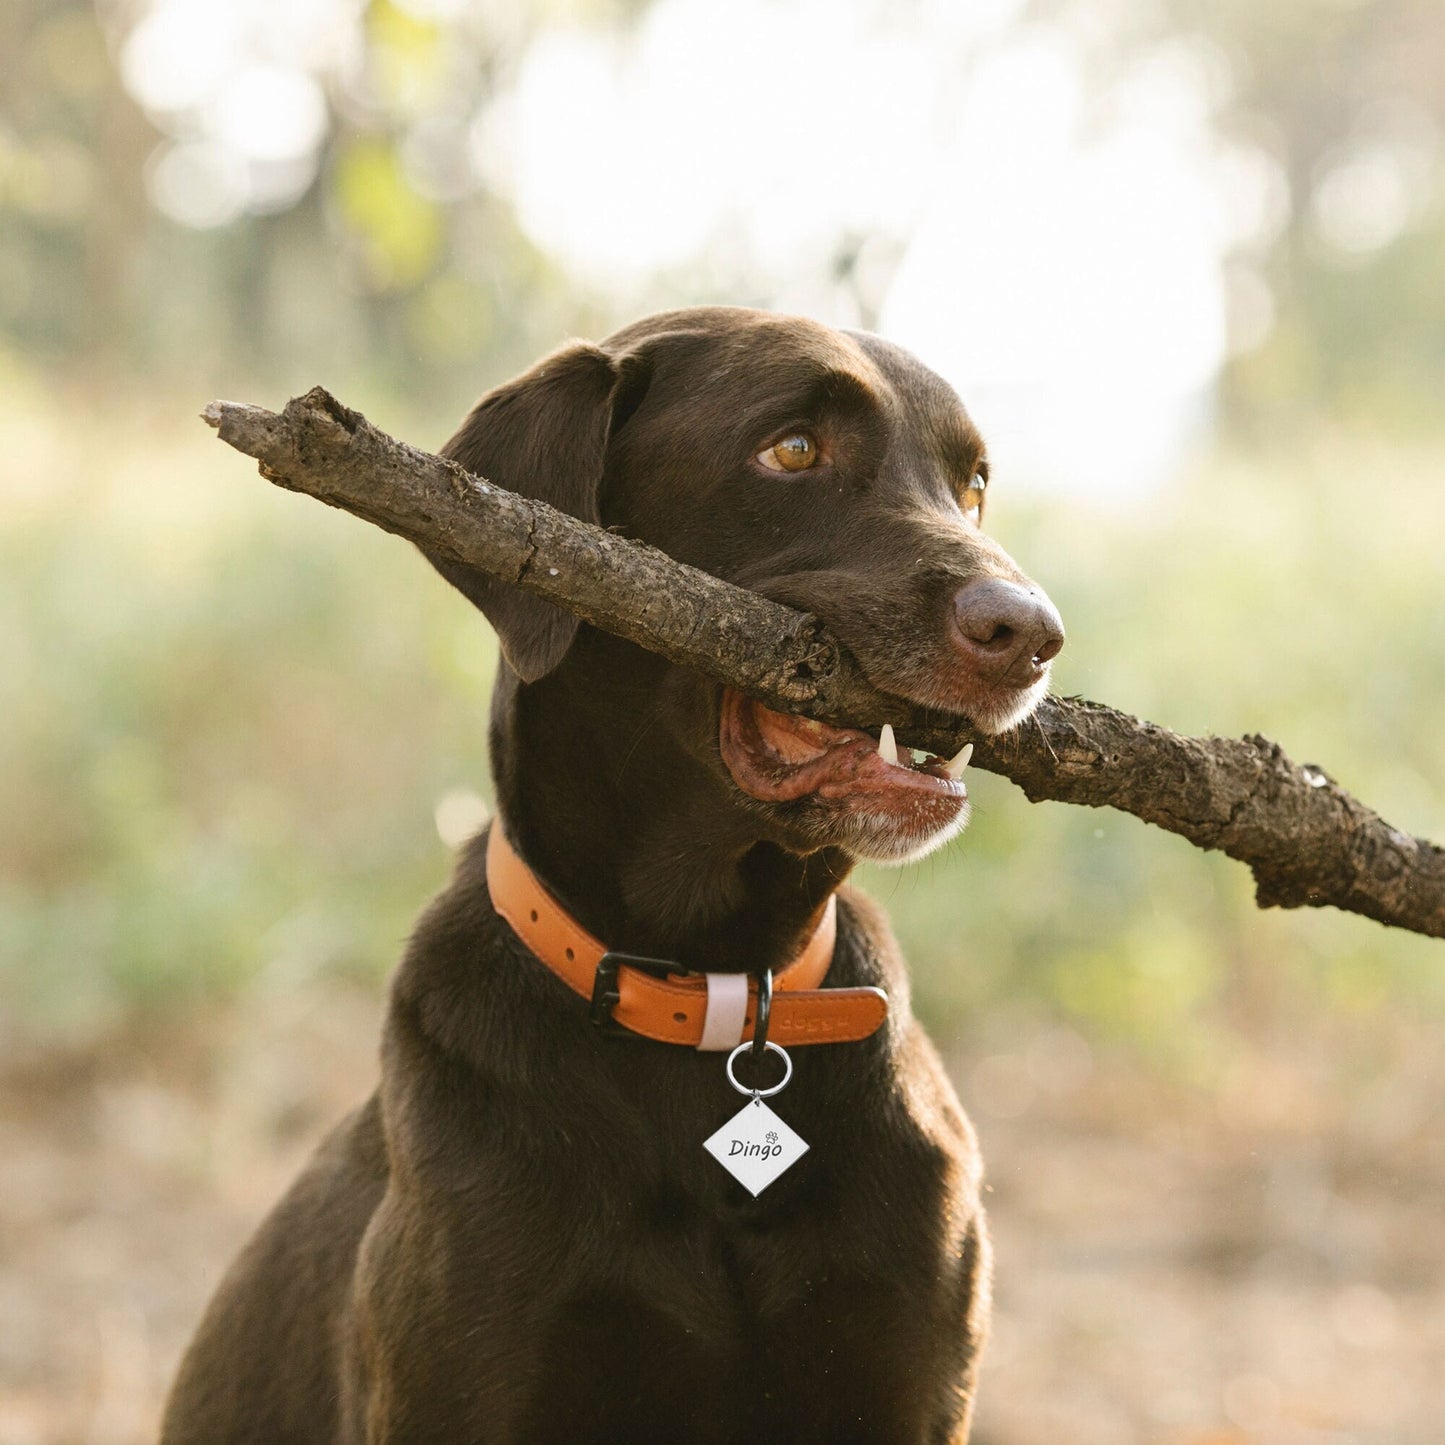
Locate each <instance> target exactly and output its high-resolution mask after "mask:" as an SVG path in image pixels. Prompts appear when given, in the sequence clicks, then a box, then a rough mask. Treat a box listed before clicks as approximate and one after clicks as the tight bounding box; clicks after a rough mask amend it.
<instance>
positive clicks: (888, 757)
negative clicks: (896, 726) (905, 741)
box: [878, 723, 898, 767]
mask: <svg viewBox="0 0 1445 1445" xmlns="http://www.w3.org/2000/svg"><path fill="white" fill-rule="evenodd" d="M878 756H879V757H880V758H882V759H883V761H884V762H885V763H892V764H893V765H894V767H897V766H898V744H897V743H896V742H894V741H893V724H892V723H884V724H883V731H882V732H880V733H879V734H878Z"/></svg>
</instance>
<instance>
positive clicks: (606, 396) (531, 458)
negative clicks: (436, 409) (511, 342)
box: [428, 342, 647, 682]
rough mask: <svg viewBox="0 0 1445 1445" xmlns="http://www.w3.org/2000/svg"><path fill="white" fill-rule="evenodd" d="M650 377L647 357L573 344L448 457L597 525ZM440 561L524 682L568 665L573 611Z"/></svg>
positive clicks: (482, 409)
mask: <svg viewBox="0 0 1445 1445" xmlns="http://www.w3.org/2000/svg"><path fill="white" fill-rule="evenodd" d="M646 382H647V368H646V366H645V365H644V364H643V363H642V362H641V361H640V359H639V358H637V357H632V356H627V357H623V358H621V359H620V360H617V359H614V358H612V357H610V356H608V355H607V354H606V353H605V352H603V351H600V350H598V348H597V347H595V346H589V345H587V344H586V343H585V342H573V343H571V344H570V345H568V346H564V347H563V348H562V349H561V350H560V351H555V352H553V353H552V355H550V356H547V357H544V358H543V359H542V360H541V361H539V362H538V363H537V364H536V365H535V366H534V367H533V368H532V369H531V370H530V371H526V372H523V373H522V375H521V376H518V377H515V378H514V379H513V380H511V381H508V382H505V383H504V384H503V385H501V386H499V387H497V388H496V390H494V391H489V392H488V393H487V394H486V395H485V396H484V397H483V398H482V399H481V400H480V401H479V402H478V403H477V404H476V405H475V406H474V407H473V408H472V409H471V411H470V412H469V413H468V415H467V419H466V420H465V421H464V422H463V423H462V424H461V426H460V427H459V428H458V430H457V433H456V435H455V436H454V437H452V439H451V440H450V441H449V442H448V443H447V444H446V446H444V447H443V448H442V455H443V456H445V457H450V458H451V459H452V460H453V461H456V462H459V463H461V465H462V466H464V467H465V468H466V469H467V470H468V471H469V472H473V473H475V474H476V475H477V476H479V477H485V478H487V480H488V481H492V482H495V483H496V484H497V485H498V486H499V487H506V488H507V489H508V490H509V491H513V492H517V493H519V494H520V495H522V496H524V497H535V498H538V499H539V500H541V501H544V502H550V503H551V504H552V505H553V506H554V507H557V508H558V509H559V510H561V511H563V512H569V513H571V515H572V516H574V517H578V518H580V519H581V520H582V521H584V522H593V523H596V522H597V521H598V520H599V516H598V505H597V503H598V491H599V489H600V487H601V484H602V471H603V467H604V465H605V463H606V458H607V443H608V440H609V438H610V437H611V435H612V430H613V426H614V424H616V425H620V424H621V421H622V419H623V418H624V417H625V415H626V414H628V413H629V412H630V410H631V408H632V407H635V406H636V403H637V401H639V400H640V399H641V392H642V391H643V390H644V389H645V387H646ZM428 555H430V554H428ZM430 560H431V563H432V565H433V566H434V567H435V568H436V569H437V571H438V572H440V573H441V574H442V576H443V577H445V578H446V579H447V581H449V582H450V583H452V584H453V586H455V587H457V588H459V589H460V590H461V591H462V592H463V593H465V594H466V596H467V597H469V598H470V599H471V600H472V602H474V603H475V604H476V605H477V606H478V607H480V608H481V609H482V611H483V612H485V613H486V615H487V620H488V621H489V622H490V623H491V624H492V626H493V627H495V628H496V630H497V636H498V638H499V639H500V640H501V644H502V655H503V656H504V657H505V658H506V660H507V662H508V663H509V664H510V666H511V667H512V669H513V671H515V672H516V673H517V675H518V676H519V677H520V678H521V679H522V681H523V682H535V681H536V680H537V679H538V678H540V677H544V676H545V675H546V674H547V673H549V672H551V670H552V669H553V668H554V667H556V666H557V664H558V663H559V662H561V660H562V657H563V654H564V653H565V652H566V651H567V649H568V647H569V646H571V643H572V639H573V637H574V636H576V633H577V618H576V617H574V616H573V615H572V613H570V612H564V611H563V610H562V609H561V608H560V607H554V606H553V605H552V604H551V603H550V602H544V601H543V600H542V599H541V598H540V597H536V596H533V595H532V594H531V593H529V592H524V591H523V590H522V589H521V588H520V587H509V586H507V585H506V584H505V583H502V582H496V581H494V580H493V579H492V578H490V577H488V576H486V574H485V573H482V572H478V571H475V570H474V569H473V568H470V567H467V566H465V565H463V564H462V563H459V562H450V561H447V560H445V559H443V558H438V557H430Z"/></svg>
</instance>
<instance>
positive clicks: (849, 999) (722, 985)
mask: <svg viewBox="0 0 1445 1445" xmlns="http://www.w3.org/2000/svg"><path fill="white" fill-rule="evenodd" d="M487 887H488V889H489V890H490V891H491V895H492V907H493V908H495V909H496V910H497V912H498V913H499V914H501V916H502V917H503V918H504V919H506V921H507V922H508V923H509V924H510V925H511V927H512V930H513V932H515V933H516V935H517V937H518V938H520V939H521V940H522V942H523V943H525V944H526V945H527V947H528V948H529V949H531V950H532V952H533V953H534V954H536V956H537V957H538V958H539V959H540V960H541V961H542V962H543V963H545V964H546V965H547V967H548V968H550V969H551V970H552V972H553V973H555V974H556V975H557V977H558V978H560V979H561V980H562V981H563V982H564V983H565V984H566V985H567V986H568V987H569V988H570V989H572V991H573V992H574V993H578V994H580V995H581V996H582V997H583V998H585V999H589V1000H591V1001H592V1003H593V1019H594V1022H599V1023H607V1022H611V1023H617V1024H620V1025H622V1026H623V1027H624V1028H625V1029H627V1030H628V1031H629V1032H631V1033H634V1034H641V1035H642V1037H643V1038H647V1039H655V1040H657V1041H658V1042H659V1043H665V1044H686V1045H688V1046H689V1047H692V1048H696V1049H706V1050H721V1049H731V1048H735V1047H736V1046H737V1045H738V1044H740V1043H741V1042H742V1041H743V1040H744V1039H750V1038H751V1037H752V1030H753V1015H754V1007H755V1004H756V1000H757V984H756V982H755V981H753V980H750V979H749V978H748V977H747V975H745V974H740V973H685V972H683V971H681V969H680V968H678V966H676V965H667V964H664V965H661V966H659V967H656V968H655V971H654V970H651V969H646V968H645V964H646V963H648V962H652V961H650V960H643V961H640V962H641V965H643V966H639V961H638V960H627V956H626V955H612V954H609V953H608V950H607V948H606V947H605V946H604V945H603V944H602V943H600V942H599V941H598V940H597V939H595V938H593V936H592V935H591V934H590V933H588V932H587V930H586V929H585V928H583V927H582V926H581V924H579V923H578V922H577V920H576V919H574V918H573V917H572V916H571V915H570V914H569V913H568V912H567V911H566V909H564V908H563V907H562V906H561V904H559V903H558V902H557V901H556V899H554V898H553V897H552V895H551V894H550V893H548V892H547V890H546V889H545V888H544V887H543V886H542V884H541V883H540V882H539V881H538V880H537V877H536V875H535V874H534V873H533V872H532V870H531V869H530V868H528V867H527V865H526V864H525V863H524V862H523V861H522V860H521V858H520V857H519V856H518V855H517V852H516V850H515V849H514V848H513V847H512V845H511V843H510V842H509V841H508V839H507V836H506V834H505V833H504V832H503V830H502V825H501V820H500V819H493V821H492V827H491V833H490V835H489V837H488V839H487ZM837 929H838V905H837V899H836V898H833V897H830V898H829V899H828V906H827V908H825V909H824V911H823V917H822V919H821V921H820V922H819V924H818V926H817V928H816V929H815V930H814V931H813V936H812V937H811V938H810V939H809V940H808V942H807V944H806V945H805V947H804V948H803V951H802V952H801V953H800V954H798V955H797V957H796V958H794V959H793V960H792V962H791V963H789V964H788V965H787V966H786V967H784V968H782V969H780V970H779V971H778V973H777V974H775V975H774V979H773V1004H772V1013H771V1017H770V1022H769V1026H768V1038H769V1039H771V1040H772V1041H773V1042H774V1043H780V1044H838V1043H851V1042H854V1041H856V1040H858V1039H866V1038H867V1037H868V1036H869V1035H870V1034H872V1033H875V1032H877V1030H878V1028H879V1026H880V1025H881V1024H882V1023H883V1021H884V1019H885V1018H887V1017H888V995H887V994H886V993H884V992H883V990H882V989H881V988H820V987H819V985H820V984H821V983H822V982H823V979H824V976H825V975H826V974H827V972H828V967H829V965H830V964H831V963H832V961H833V944H834V940H835V938H836V937H837ZM623 960H627V961H623ZM599 965H601V968H600V969H599ZM672 969H676V971H669V970H672ZM603 985H605V991H606V993H607V994H608V995H609V997H608V1002H610V1004H611V1007H610V1009H606V1008H603V1009H602V1012H601V1016H600V1017H599V998H600V996H601V995H602V994H603V992H604V988H603ZM612 994H615V998H611V997H610V995H612Z"/></svg>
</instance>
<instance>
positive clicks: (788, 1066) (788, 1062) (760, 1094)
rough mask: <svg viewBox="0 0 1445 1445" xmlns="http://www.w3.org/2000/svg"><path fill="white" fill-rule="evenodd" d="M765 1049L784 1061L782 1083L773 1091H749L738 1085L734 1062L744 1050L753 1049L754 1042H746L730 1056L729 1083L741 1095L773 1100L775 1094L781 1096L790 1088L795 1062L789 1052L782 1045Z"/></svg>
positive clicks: (773, 1088)
mask: <svg viewBox="0 0 1445 1445" xmlns="http://www.w3.org/2000/svg"><path fill="white" fill-rule="evenodd" d="M765 1047H766V1048H767V1049H768V1050H770V1051H771V1052H772V1053H775V1054H777V1055H778V1057H779V1058H780V1059H782V1061H783V1078H782V1082H781V1083H777V1084H774V1085H773V1087H772V1088H771V1089H749V1088H745V1087H744V1086H743V1085H742V1084H740V1083H738V1076H737V1075H736V1074H735V1073H733V1061H734V1060H735V1059H736V1058H737V1056H738V1055H739V1054H740V1053H742V1051H743V1050H744V1049H751V1048H752V1042H751V1041H750V1040H744V1042H742V1043H740V1044H739V1045H738V1046H737V1048H735V1049H734V1050H733V1051H732V1053H730V1054H729V1055H728V1083H730V1084H731V1085H732V1086H733V1088H735V1089H736V1090H737V1091H738V1093H740V1094H751V1095H752V1096H753V1098H755V1099H771V1098H772V1096H773V1095H774V1094H780V1093H782V1091H783V1090H784V1089H786V1088H787V1087H788V1080H789V1079H791V1078H792V1077H793V1061H792V1059H790V1058H789V1057H788V1051H787V1049H785V1048H784V1047H783V1046H782V1045H781V1044H767V1045H765Z"/></svg>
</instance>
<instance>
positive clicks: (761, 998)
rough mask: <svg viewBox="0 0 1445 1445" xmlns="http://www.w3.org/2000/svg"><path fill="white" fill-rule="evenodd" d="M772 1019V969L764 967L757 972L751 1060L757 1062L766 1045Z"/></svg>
mask: <svg viewBox="0 0 1445 1445" xmlns="http://www.w3.org/2000/svg"><path fill="white" fill-rule="evenodd" d="M772 1020H773V971H772V969H770V968H765V969H763V970H762V972H761V973H759V974H758V1007H757V1022H756V1023H755V1024H754V1025H753V1037H752V1048H753V1062H754V1063H758V1062H759V1061H760V1060H761V1059H762V1057H763V1052H764V1050H765V1049H766V1048H767V1047H768V1025H769V1024H770V1023H771V1022H772Z"/></svg>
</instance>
